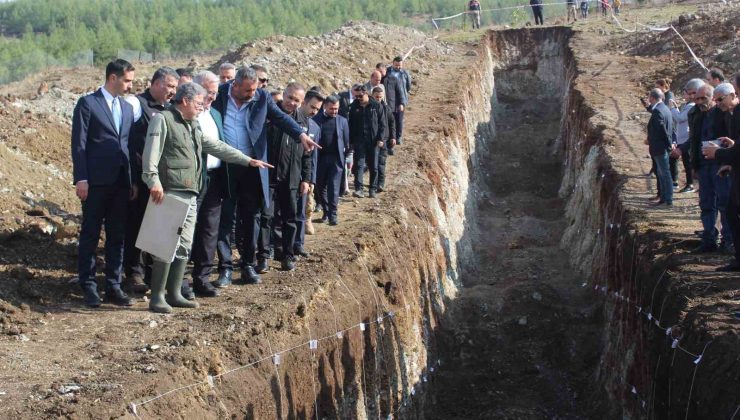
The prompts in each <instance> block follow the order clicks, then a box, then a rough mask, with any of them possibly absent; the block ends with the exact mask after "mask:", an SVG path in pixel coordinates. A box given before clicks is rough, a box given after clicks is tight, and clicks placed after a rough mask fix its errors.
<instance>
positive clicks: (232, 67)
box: [218, 62, 236, 71]
mask: <svg viewBox="0 0 740 420" xmlns="http://www.w3.org/2000/svg"><path fill="white" fill-rule="evenodd" d="M224 70H236V66H235V65H233V64H231V63H229V62H226V63H221V65H220V66H218V71H224Z"/></svg>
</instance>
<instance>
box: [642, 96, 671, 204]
mask: <svg viewBox="0 0 740 420" xmlns="http://www.w3.org/2000/svg"><path fill="white" fill-rule="evenodd" d="M664 97H665V96H664V94H663V92H662V91H661V90H660V89H657V88H656V89H653V90H651V91H650V94H649V95H648V101H649V102H650V109H651V115H650V121H648V125H647V132H648V133H647V144H648V146H649V148H650V157H651V158H652V159H653V161H654V162H655V173H656V175H657V177H658V184H659V185H660V200H659V201H658V202H657V203H656V205H666V206H672V205H673V179H672V178H671V172H670V167H669V163H668V153H670V151H671V150H672V149H673V144H672V141H671V139H672V135H673V115H671V111H670V110H669V109H668V107H667V106H666V105H665V103H663V99H664Z"/></svg>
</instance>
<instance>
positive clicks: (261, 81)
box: [257, 78, 270, 83]
mask: <svg viewBox="0 0 740 420" xmlns="http://www.w3.org/2000/svg"><path fill="white" fill-rule="evenodd" d="M257 80H259V81H260V83H268V82H269V81H270V79H266V78H265V79H257Z"/></svg>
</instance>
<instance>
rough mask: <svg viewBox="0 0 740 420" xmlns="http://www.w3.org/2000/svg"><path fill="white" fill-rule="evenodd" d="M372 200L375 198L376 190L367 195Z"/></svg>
mask: <svg viewBox="0 0 740 420" xmlns="http://www.w3.org/2000/svg"><path fill="white" fill-rule="evenodd" d="M367 196H368V197H370V198H375V190H370V192H369V193H368V194H367Z"/></svg>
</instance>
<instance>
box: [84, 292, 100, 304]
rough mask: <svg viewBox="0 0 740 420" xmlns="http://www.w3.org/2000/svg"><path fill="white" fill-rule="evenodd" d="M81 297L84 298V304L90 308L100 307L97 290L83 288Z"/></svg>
mask: <svg viewBox="0 0 740 420" xmlns="http://www.w3.org/2000/svg"><path fill="white" fill-rule="evenodd" d="M82 294H83V299H84V300H85V306H88V307H90V308H99V307H100V296H98V292H96V291H95V290H85V291H83V292H82Z"/></svg>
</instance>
